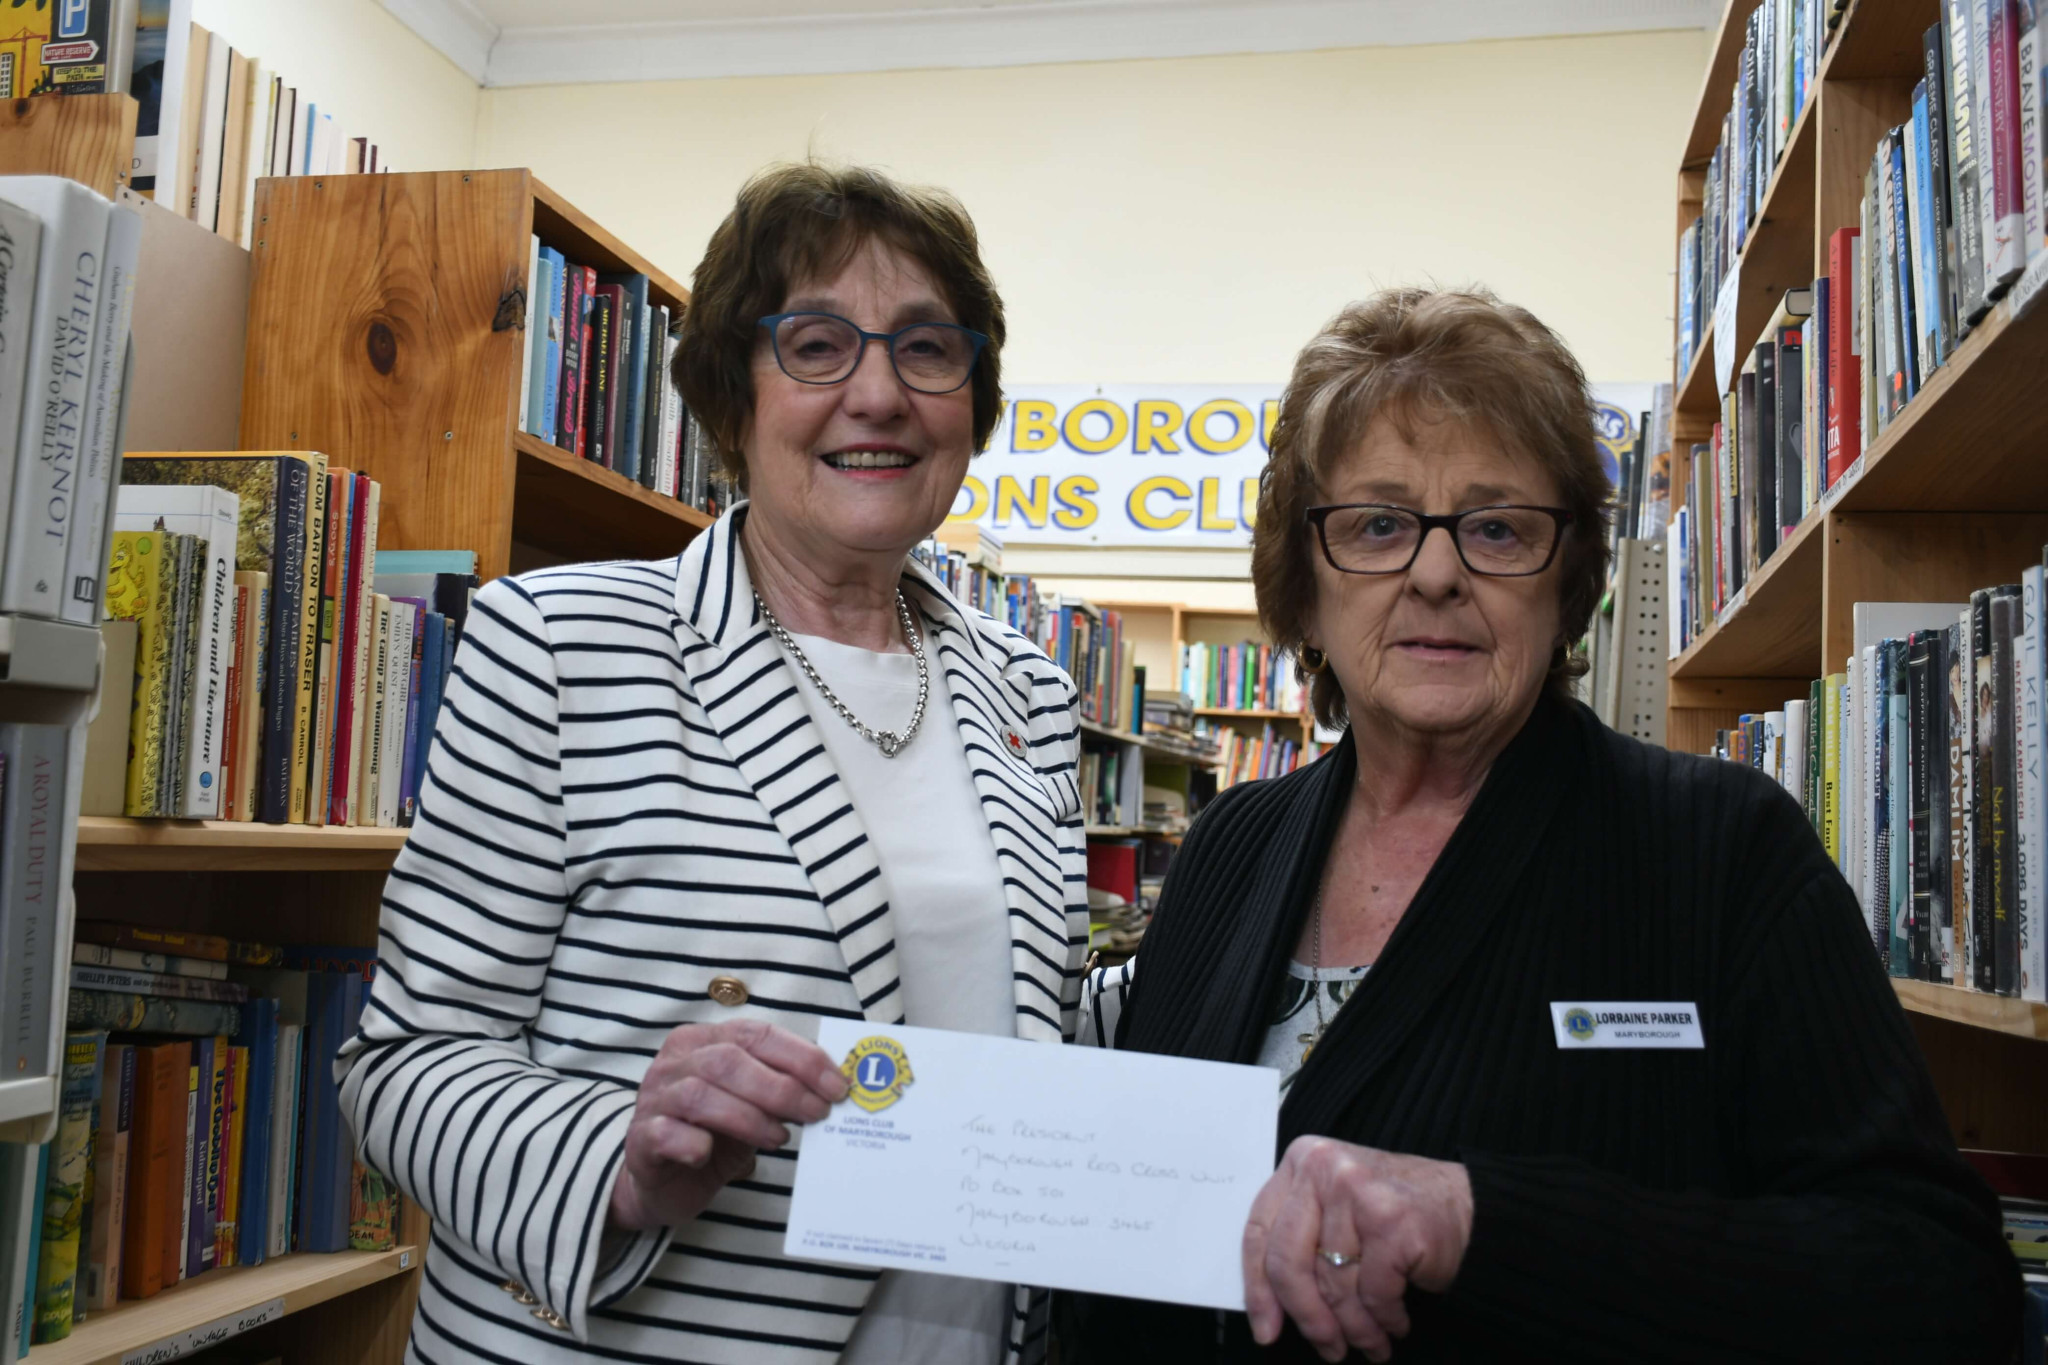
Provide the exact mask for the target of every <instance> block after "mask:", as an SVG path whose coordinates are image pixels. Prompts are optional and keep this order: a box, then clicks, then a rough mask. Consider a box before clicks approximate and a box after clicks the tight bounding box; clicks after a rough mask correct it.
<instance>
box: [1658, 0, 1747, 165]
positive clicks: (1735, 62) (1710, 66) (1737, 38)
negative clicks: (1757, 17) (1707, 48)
mask: <svg viewBox="0 0 2048 1365" xmlns="http://www.w3.org/2000/svg"><path fill="white" fill-rule="evenodd" d="M1761 2H1762V0H1731V2H1730V4H1729V5H1728V7H1727V8H1726V9H1724V10H1722V11H1721V27H1720V28H1719V29H1718V30H1717V31H1716V32H1715V34H1714V51H1713V55H1712V56H1710V57H1709V58H1708V59H1707V74H1706V75H1705V76H1704V77H1702V78H1701V80H1700V98H1699V103H1698V104H1697V105H1695V106H1694V110H1693V117H1692V127H1691V128H1690V129H1688V130H1687V131H1686V135H1685V150H1684V151H1683V152H1681V153H1680V154H1679V157H1678V164H1679V165H1681V166H1702V165H1705V164H1706V161H1707V158H1708V157H1711V156H1712V155H1713V154H1714V144H1715V143H1717V142H1719V141H1720V140H1721V119H1722V117H1723V116H1724V115H1726V114H1727V112H1728V102H1729V100H1730V99H1731V98H1732V97H1733V94H1734V90H1735V76H1736V68H1737V67H1738V66H1739V65H1740V64H1741V61H1742V39H1743V36H1744V25H1746V24H1747V23H1748V22H1749V16H1750V13H1751V11H1753V10H1755V9H1756V7H1757V6H1758V5H1759V4H1760V3H1761Z"/></svg>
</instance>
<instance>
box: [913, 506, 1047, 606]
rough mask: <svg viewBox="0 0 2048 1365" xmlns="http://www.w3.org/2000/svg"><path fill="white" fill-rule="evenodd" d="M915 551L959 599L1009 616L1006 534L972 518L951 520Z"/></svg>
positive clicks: (933, 573)
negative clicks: (988, 527)
mask: <svg viewBox="0 0 2048 1365" xmlns="http://www.w3.org/2000/svg"><path fill="white" fill-rule="evenodd" d="M911 554H912V556H913V557H915V558H916V559H917V560H918V562H919V563H921V564H923V565H924V566H925V567H926V568H928V569H930V570H931V571H932V575H933V576H934V577H936V578H937V579H938V580H939V581H940V582H941V583H943V584H945V585H946V591H948V592H950V593H952V594H953V597H954V599H955V600H956V601H959V602H961V603H963V604H965V605H967V606H970V607H973V608H974V609H975V610H977V611H980V612H984V613H986V614H987V615H990V616H993V617H995V618H996V619H998V620H1002V619H1005V617H1006V616H1007V614H1008V603H1009V591H1010V589H1009V581H1008V580H1007V579H1005V578H1004V577H1003V538H1002V537H1001V536H999V535H997V534H996V533H995V532H994V531H990V530H987V529H985V528H983V527H980V526H976V525H975V524H974V523H972V522H952V521H949V522H947V523H945V524H944V525H942V526H940V527H939V529H938V533H937V534H936V535H934V536H932V538H931V539H929V540H927V541H925V542H924V543H923V544H921V545H919V546H918V547H917V548H916V549H915V550H913V551H911ZM1026 581H1027V582H1028V581H1029V580H1026Z"/></svg>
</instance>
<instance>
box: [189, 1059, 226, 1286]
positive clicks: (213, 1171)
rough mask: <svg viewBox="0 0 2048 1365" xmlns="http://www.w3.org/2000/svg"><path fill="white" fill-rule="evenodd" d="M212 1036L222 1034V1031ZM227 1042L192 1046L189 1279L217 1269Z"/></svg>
mask: <svg viewBox="0 0 2048 1365" xmlns="http://www.w3.org/2000/svg"><path fill="white" fill-rule="evenodd" d="M212 1032H214V1033H216V1034H217V1033H218V1030H213V1031H212ZM222 1046H223V1041H222V1040H221V1039H220V1038H219V1037H217V1036H214V1037H201V1038H195V1039H194V1040H193V1042H192V1071H193V1075H194V1076H195V1077H196V1080H195V1082H194V1096H195V1098H194V1104H195V1105H196V1108H195V1110H194V1117H193V1126H192V1133H193V1139H192V1163H191V1167H190V1178H189V1180H188V1182H187V1185H186V1188H187V1191H188V1195H187V1199H188V1202H187V1205H186V1218H185V1253H184V1254H185V1270H184V1273H185V1276H186V1278H188V1279H189V1278H190V1277H192V1276H194V1275H198V1274H200V1273H202V1272H204V1271H208V1270H211V1269H213V1257H214V1250H215V1248H214V1245H213V1223H214V1217H215V1208H214V1199H213V1193H214V1187H215V1182H216V1181H217V1179H218V1173H219V1170H220V1165H219V1162H220V1145H219V1144H220V1121H221V1108H220V1102H221V1086H222V1083H223V1081H224V1079H225V1076H226V1069H227V1059H226V1058H225V1057H224V1056H222V1055H221V1051H222Z"/></svg>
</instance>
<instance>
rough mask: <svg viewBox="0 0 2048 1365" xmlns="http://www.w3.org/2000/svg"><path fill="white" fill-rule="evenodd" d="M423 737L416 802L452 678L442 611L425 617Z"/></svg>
mask: <svg viewBox="0 0 2048 1365" xmlns="http://www.w3.org/2000/svg"><path fill="white" fill-rule="evenodd" d="M420 638H421V645H420V698H419V740H418V743H417V745H416V746H415V748H414V753H413V760H412V761H413V768H412V790H413V799H414V806H415V808H417V806H418V802H419V799H420V797H421V796H422V795H423V794H424V793H425V791H426V785H427V759H428V756H429V754H430V753H431V752H432V750H433V747H434V727H435V726H436V725H438V724H439V723H440V718H441V699H442V698H443V697H444V696H445V695H446V688H447V681H448V618H447V617H445V616H443V615H442V614H441V613H440V612H438V611H430V612H427V613H425V614H424V615H423V616H422V618H421V632H420Z"/></svg>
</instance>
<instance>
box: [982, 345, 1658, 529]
mask: <svg viewBox="0 0 2048 1365" xmlns="http://www.w3.org/2000/svg"><path fill="white" fill-rule="evenodd" d="M1637 388H1643V389H1647V388H1648V386H1647V385H1641V386H1637V385H1611V386H1609V385H1603V386H1600V388H1599V389H1598V390H1596V397H1599V398H1600V399H1601V400H1602V401H1601V402H1600V404H1599V408H1600V413H1599V417H1600V434H1601V444H1602V447H1603V453H1604V454H1606V455H1607V458H1608V459H1609V462H1610V469H1609V474H1610V476H1611V475H1612V474H1613V472H1614V471H1613V468H1612V460H1613V452H1614V451H1615V450H1617V449H1618V448H1619V447H1621V446H1625V445H1627V444H1628V442H1629V441H1632V440H1633V439H1634V428H1635V414H1634V411H1633V410H1632V409H1631V408H1629V407H1628V406H1627V404H1628V402H1629V401H1630V400H1632V399H1634V398H1635V396H1636V395H1635V392H1634V390H1635V389H1637ZM1609 390H1612V391H1613V393H1612V395H1611V396H1610V394H1609V392H1608V391H1609ZM1624 394H1625V395H1626V396H1625V397H1624ZM1615 400H1620V401H1615ZM1279 411H1280V386H1279V385H1278V384H1222V385H1203V384H1154V385H1135V384H1119V385H1100V386H1096V385H1087V384H1069V385H1034V386H1019V387H1018V388H1017V389H1016V390H1014V391H1013V392H1012V393H1011V395H1010V400H1009V403H1008V404H1007V406H1006V407H1005V409H1004V411H1003V418H1002V422H1001V424H1000V425H998V426H997V427H996V432H995V435H994V436H993V437H992V438H991V439H990V441H989V448H988V449H987V450H986V451H985V452H983V453H982V454H981V455H979V456H977V457H976V458H975V460H974V462H973V463H972V464H971V465H969V466H968V470H967V481H966V483H965V484H963V485H962V486H961V489H960V496H959V499H958V500H957V501H956V502H955V503H954V505H953V519H954V520H956V521H971V522H974V523H977V524H979V525H982V526H986V527H988V528H989V529H991V530H993V531H995V532H997V533H998V534H1000V535H1001V536H1002V537H1003V539H1004V541H1005V542H1007V543H1012V544H1033V543H1036V544H1064V545H1115V546H1173V547H1188V546H1214V547H1226V548H1239V549H1241V548H1245V547H1248V546H1249V545H1250V544H1251V538H1252V537H1251V533H1252V523H1253V519H1254V515H1255V513H1256V511H1257V508H1258V501H1259V471H1260V470H1262V469H1264V468H1265V465H1266V455H1267V452H1268V450H1269V449H1270V441H1271V439H1272V434H1273V422H1274V419H1275V418H1276V417H1277V416H1278V415H1279Z"/></svg>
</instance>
